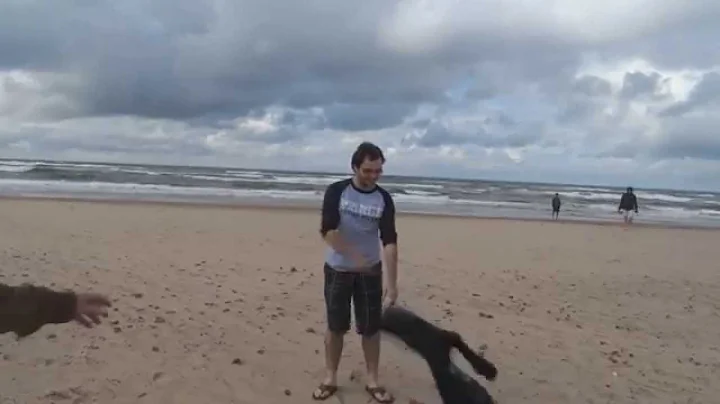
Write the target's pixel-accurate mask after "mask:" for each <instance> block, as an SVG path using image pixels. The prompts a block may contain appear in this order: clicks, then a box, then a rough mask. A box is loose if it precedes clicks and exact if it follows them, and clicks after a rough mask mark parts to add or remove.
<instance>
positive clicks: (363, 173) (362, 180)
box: [355, 159, 383, 187]
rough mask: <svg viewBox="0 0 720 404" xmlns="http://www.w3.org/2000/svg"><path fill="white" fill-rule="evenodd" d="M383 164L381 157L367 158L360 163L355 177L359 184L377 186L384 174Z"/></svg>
mask: <svg viewBox="0 0 720 404" xmlns="http://www.w3.org/2000/svg"><path fill="white" fill-rule="evenodd" d="M382 166H383V165H382V160H381V159H377V160H368V159H365V161H363V162H362V164H360V167H355V178H356V179H357V182H358V183H359V185H361V186H363V187H372V186H375V184H377V182H378V179H380V175H381V174H382Z"/></svg>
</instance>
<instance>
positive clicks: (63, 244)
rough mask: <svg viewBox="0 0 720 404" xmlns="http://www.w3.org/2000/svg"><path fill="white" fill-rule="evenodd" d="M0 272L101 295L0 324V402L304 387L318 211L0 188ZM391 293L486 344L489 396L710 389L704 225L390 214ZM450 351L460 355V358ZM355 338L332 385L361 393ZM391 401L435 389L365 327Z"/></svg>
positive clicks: (717, 350)
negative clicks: (0, 195) (20, 332)
mask: <svg viewBox="0 0 720 404" xmlns="http://www.w3.org/2000/svg"><path fill="white" fill-rule="evenodd" d="M0 226H2V229H3V230H2V232H0V265H1V266H0V268H2V269H1V271H0V276H1V277H2V278H1V279H2V281H3V282H5V283H8V284H19V283H22V282H33V283H36V284H43V285H48V286H53V287H55V288H58V289H61V288H72V289H75V290H96V291H100V292H103V293H107V294H109V295H111V297H112V298H113V301H114V308H113V310H112V312H111V315H110V318H108V319H107V320H106V322H105V323H104V324H103V325H102V326H100V327H99V328H97V329H94V330H85V329H82V328H81V327H80V326H78V325H74V324H69V325H57V326H45V327H44V328H43V329H42V330H40V331H39V332H38V333H37V334H34V335H32V336H30V337H28V338H27V339H25V340H23V341H16V340H15V338H14V336H12V335H10V334H6V335H2V336H0V358H2V359H1V360H0V403H3V404H5V403H23V404H25V403H27V404H32V403H52V402H54V403H103V404H113V403H153V404H155V403H157V404H163V403H192V404H198V403H202V404H214V403H261V404H274V403H293V404H295V403H311V402H313V401H312V400H311V398H310V394H311V392H312V390H313V388H314V387H315V386H316V384H317V383H318V382H319V381H320V378H321V376H322V374H323V371H322V368H323V356H322V331H323V329H324V312H323V302H322V272H321V270H322V259H323V248H324V246H323V244H322V243H321V241H320V239H319V237H318V233H317V229H318V226H319V213H318V212H317V211H316V210H303V209H296V210H292V209H253V208H228V207H207V206H205V207H204V206H180V205H163V204H152V205H151V204H122V203H86V202H70V201H63V202H60V201H49V200H44V201H40V200H37V201H26V200H2V201H0ZM398 229H399V242H400V257H401V259H400V280H399V282H400V302H401V303H402V304H405V305H407V306H408V307H410V308H412V309H413V310H415V311H417V312H418V313H421V314H423V315H424V316H426V317H427V318H428V319H431V320H433V321H436V322H437V323H438V324H440V325H442V326H445V327H448V328H452V329H455V330H458V331H459V332H461V333H462V334H463V335H464V337H465V338H466V340H467V341H468V342H469V344H470V345H471V346H475V347H478V346H480V345H482V344H487V346H488V348H487V356H488V358H489V359H491V360H492V361H494V362H495V363H496V364H497V365H498V367H499V369H500V375H499V378H498V380H497V381H496V382H494V383H488V382H483V383H484V384H485V385H486V386H488V388H489V390H490V391H491V392H492V393H493V394H494V396H495V397H496V398H497V399H498V401H499V402H500V403H515V404H519V403H548V404H550V403H553V404H560V403H573V404H575V403H653V404H660V403H712V402H716V401H717V397H719V396H720V386H719V385H718V384H717V383H714V384H713V382H712V380H717V378H718V373H719V371H720V315H719V314H718V310H719V309H720V266H719V264H718V256H719V255H718V248H720V247H719V246H720V231H712V230H693V229H666V228H659V227H641V226H636V227H633V228H629V229H628V228H623V227H622V226H609V225H602V226H601V225H594V224H577V223H552V222H528V221H512V220H484V219H462V218H443V217H426V216H411V215H400V216H399V218H398ZM458 363H459V364H460V365H461V366H462V367H464V368H467V364H466V363H465V362H464V361H463V360H462V359H459V360H458ZM363 369H364V365H363V361H362V355H361V351H360V347H359V342H358V340H357V338H356V337H355V335H354V334H350V335H349V338H348V339H347V343H346V349H345V357H344V358H343V362H342V363H341V380H340V382H341V384H342V391H341V392H340V395H341V397H342V399H343V400H342V401H339V400H338V399H333V400H329V401H328V402H330V403H338V402H343V403H347V404H352V403H358V404H359V403H367V402H368V396H367V395H366V393H365V392H364V391H363V388H362V386H363V377H364V371H363ZM381 375H382V377H383V382H384V383H385V384H386V385H387V387H388V388H389V389H390V390H391V391H392V392H393V393H395V395H396V396H397V398H398V400H397V402H398V403H407V402H408V401H409V400H410V398H414V399H416V400H418V401H420V402H423V403H426V404H436V403H439V402H440V401H439V398H438V396H437V394H436V393H435V389H434V386H433V382H432V379H431V377H430V375H429V372H428V370H427V367H426V366H425V365H424V363H423V362H422V361H421V360H420V359H418V358H417V357H415V356H414V355H413V354H412V353H410V352H407V351H405V350H404V349H403V347H402V346H401V345H400V344H399V343H397V342H395V341H390V340H385V341H384V343H383V354H382V370H381Z"/></svg>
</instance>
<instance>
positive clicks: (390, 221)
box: [380, 188, 397, 246]
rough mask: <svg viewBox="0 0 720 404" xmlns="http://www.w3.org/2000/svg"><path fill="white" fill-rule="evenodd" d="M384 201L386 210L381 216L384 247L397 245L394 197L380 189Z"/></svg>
mask: <svg viewBox="0 0 720 404" xmlns="http://www.w3.org/2000/svg"><path fill="white" fill-rule="evenodd" d="M380 192H381V193H382V196H383V199H384V200H385V209H383V213H382V216H380V239H381V240H382V243H383V246H386V245H388V244H396V243H397V230H396V229H395V202H393V199H392V196H391V195H390V193H389V192H387V191H386V190H384V189H382V188H380Z"/></svg>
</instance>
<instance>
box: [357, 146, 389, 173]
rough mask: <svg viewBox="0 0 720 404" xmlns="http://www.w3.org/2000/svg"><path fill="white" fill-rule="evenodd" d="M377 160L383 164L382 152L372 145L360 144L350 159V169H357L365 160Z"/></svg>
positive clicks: (383, 156)
mask: <svg viewBox="0 0 720 404" xmlns="http://www.w3.org/2000/svg"><path fill="white" fill-rule="evenodd" d="M378 159H380V160H381V161H382V162H383V163H385V155H383V152H382V150H381V149H380V148H379V147H378V146H376V145H375V144H373V143H370V142H362V143H360V145H359V146H358V147H357V149H355V152H354V153H353V154H352V157H351V158H350V167H351V168H358V167H360V165H362V163H363V162H364V161H365V160H370V161H375V160H378Z"/></svg>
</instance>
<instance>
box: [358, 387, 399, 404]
mask: <svg viewBox="0 0 720 404" xmlns="http://www.w3.org/2000/svg"><path fill="white" fill-rule="evenodd" d="M365 391H367V392H368V394H370V397H372V399H373V400H375V401H377V402H378V403H381V404H390V403H393V402H395V397H393V395H392V394H390V393H388V392H387V390H385V387H382V386H377V387H370V386H365ZM385 396H387V398H386V399H384V400H383V399H382V397H385Z"/></svg>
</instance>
